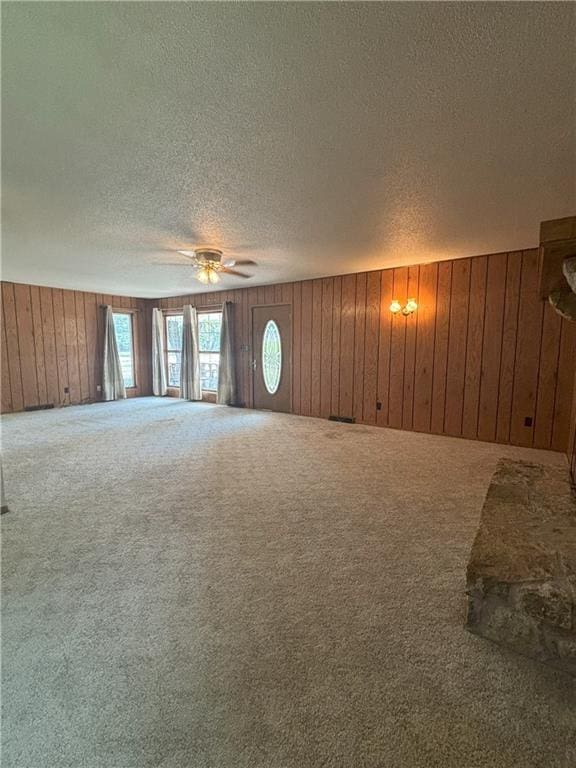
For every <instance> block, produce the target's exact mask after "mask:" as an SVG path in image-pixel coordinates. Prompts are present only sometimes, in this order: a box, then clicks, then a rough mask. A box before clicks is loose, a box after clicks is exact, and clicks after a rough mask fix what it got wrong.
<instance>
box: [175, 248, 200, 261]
mask: <svg viewBox="0 0 576 768" xmlns="http://www.w3.org/2000/svg"><path fill="white" fill-rule="evenodd" d="M176 253H181V254H182V256H186V258H187V259H195V258H197V257H196V254H195V253H194V251H180V250H178V251H176Z"/></svg>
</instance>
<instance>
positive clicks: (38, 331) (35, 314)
mask: <svg viewBox="0 0 576 768" xmlns="http://www.w3.org/2000/svg"><path fill="white" fill-rule="evenodd" d="M30 300H31V304H32V328H33V334H34V350H35V361H36V382H37V384H38V403H39V404H45V403H47V402H48V395H47V386H46V363H45V357H44V334H43V333H42V312H41V308H40V289H39V288H38V286H36V285H31V286H30Z"/></svg>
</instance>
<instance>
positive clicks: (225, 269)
mask: <svg viewBox="0 0 576 768" xmlns="http://www.w3.org/2000/svg"><path fill="white" fill-rule="evenodd" d="M220 271H221V272H224V274H226V275H234V276H235V277H252V275H246V274H245V273H244V272H238V271H237V270H236V269H229V268H228V267H222V269H221V270H220Z"/></svg>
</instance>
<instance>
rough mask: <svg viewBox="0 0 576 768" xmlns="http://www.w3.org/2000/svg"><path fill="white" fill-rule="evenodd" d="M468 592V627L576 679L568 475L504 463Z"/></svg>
mask: <svg viewBox="0 0 576 768" xmlns="http://www.w3.org/2000/svg"><path fill="white" fill-rule="evenodd" d="M467 593H468V620H467V624H466V627H467V629H469V630H470V631H471V632H474V633H475V634H478V635H482V636H483V637H486V638H488V639H490V640H494V641H495V642H497V643H502V644H503V645H506V646H509V647H510V648H512V649H513V650H515V651H518V652H519V653H523V654H526V655H529V656H532V657H534V658H535V659H538V660H539V661H543V662H547V663H549V664H553V665H554V666H556V667H559V668H561V669H563V670H565V671H567V672H570V673H571V674H573V675H576V498H575V497H574V494H573V492H572V490H571V487H570V481H569V476H568V471H567V470H563V468H562V467H554V466H544V465H541V464H531V463H529V462H525V461H511V460H508V459H502V460H501V461H500V462H499V464H498V467H497V469H496V472H495V473H494V476H493V478H492V482H491V483H490V487H489V489H488V493H487V495H486V500H485V502H484V507H483V509H482V516H481V521H480V528H479V530H478V533H477V534H476V538H475V540H474V544H473V546H472V552H471V555H470V561H469V563H468V570H467Z"/></svg>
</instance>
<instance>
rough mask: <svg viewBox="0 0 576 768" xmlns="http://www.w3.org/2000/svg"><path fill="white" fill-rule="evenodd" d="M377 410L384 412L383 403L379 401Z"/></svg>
mask: <svg viewBox="0 0 576 768" xmlns="http://www.w3.org/2000/svg"><path fill="white" fill-rule="evenodd" d="M376 410H377V411H381V410H382V403H381V402H380V401H379V400H378V402H377V403H376Z"/></svg>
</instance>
